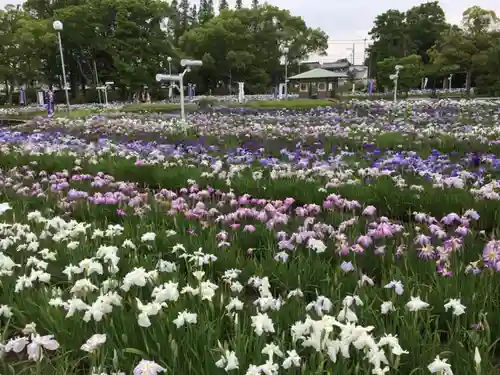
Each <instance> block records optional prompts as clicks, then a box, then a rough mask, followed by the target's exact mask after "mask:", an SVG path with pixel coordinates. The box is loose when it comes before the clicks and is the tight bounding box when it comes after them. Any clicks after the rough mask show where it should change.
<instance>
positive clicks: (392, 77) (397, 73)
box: [389, 65, 403, 101]
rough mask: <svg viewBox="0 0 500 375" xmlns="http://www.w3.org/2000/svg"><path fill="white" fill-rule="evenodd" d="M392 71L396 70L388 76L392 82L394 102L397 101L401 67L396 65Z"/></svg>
mask: <svg viewBox="0 0 500 375" xmlns="http://www.w3.org/2000/svg"><path fill="white" fill-rule="evenodd" d="M394 69H395V70H396V73H394V74H391V75H390V76H389V78H390V79H391V80H392V82H394V101H396V100H398V78H399V72H400V71H401V69H403V67H402V66H401V65H396V66H395V67H394Z"/></svg>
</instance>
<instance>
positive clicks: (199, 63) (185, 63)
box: [156, 59, 203, 121]
mask: <svg viewBox="0 0 500 375" xmlns="http://www.w3.org/2000/svg"><path fill="white" fill-rule="evenodd" d="M202 65H203V61H201V60H185V59H183V60H181V66H183V67H185V69H184V71H183V72H182V73H181V74H179V75H172V74H168V75H167V74H157V75H156V82H162V81H170V82H171V86H172V87H175V88H176V89H178V90H179V94H180V101H181V119H182V121H186V111H185V108H184V75H185V74H186V73H188V72H190V71H191V67H192V66H202ZM173 82H179V85H177V84H175V83H173Z"/></svg>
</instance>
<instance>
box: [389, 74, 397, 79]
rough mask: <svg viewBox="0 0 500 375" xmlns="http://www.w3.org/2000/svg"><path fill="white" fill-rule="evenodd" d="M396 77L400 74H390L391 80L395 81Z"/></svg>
mask: <svg viewBox="0 0 500 375" xmlns="http://www.w3.org/2000/svg"><path fill="white" fill-rule="evenodd" d="M396 78H398V76H397V75H396V74H391V75H390V76H389V79H391V80H393V81H394V80H395V79H396Z"/></svg>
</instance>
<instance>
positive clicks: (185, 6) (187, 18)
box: [179, 0, 191, 36]
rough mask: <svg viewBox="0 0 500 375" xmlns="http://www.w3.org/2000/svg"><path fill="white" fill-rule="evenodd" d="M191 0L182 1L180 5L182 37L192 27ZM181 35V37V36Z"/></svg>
mask: <svg viewBox="0 0 500 375" xmlns="http://www.w3.org/2000/svg"><path fill="white" fill-rule="evenodd" d="M190 10H191V9H190V6H189V0H181V2H180V4H179V14H180V28H181V32H180V35H182V34H184V33H185V32H186V31H188V30H189V27H190V25H191V14H190ZM180 35H179V36H180Z"/></svg>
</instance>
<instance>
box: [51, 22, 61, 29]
mask: <svg viewBox="0 0 500 375" xmlns="http://www.w3.org/2000/svg"><path fill="white" fill-rule="evenodd" d="M52 27H53V28H54V30H55V31H62V29H63V23H62V22H61V21H54V22H53V23H52Z"/></svg>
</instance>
